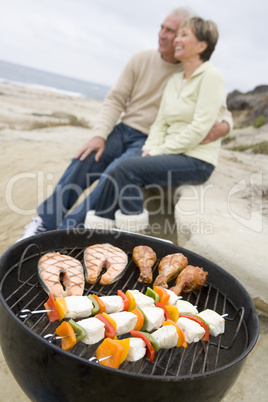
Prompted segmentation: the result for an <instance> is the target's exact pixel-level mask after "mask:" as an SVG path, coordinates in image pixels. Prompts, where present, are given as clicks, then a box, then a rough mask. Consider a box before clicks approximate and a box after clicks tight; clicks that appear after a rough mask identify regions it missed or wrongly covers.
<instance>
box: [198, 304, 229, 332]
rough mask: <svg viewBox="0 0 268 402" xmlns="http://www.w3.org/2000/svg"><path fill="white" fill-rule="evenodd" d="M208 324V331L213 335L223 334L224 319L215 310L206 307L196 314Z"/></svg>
mask: <svg viewBox="0 0 268 402" xmlns="http://www.w3.org/2000/svg"><path fill="white" fill-rule="evenodd" d="M198 316H199V317H200V318H202V319H203V320H204V321H205V322H206V323H207V324H208V325H209V333H210V334H211V335H213V336H218V335H219V334H223V333H224V330H225V319H224V318H223V317H221V316H220V315H219V314H218V313H216V311H213V310H210V309H207V310H204V311H201V313H199V314H198Z"/></svg>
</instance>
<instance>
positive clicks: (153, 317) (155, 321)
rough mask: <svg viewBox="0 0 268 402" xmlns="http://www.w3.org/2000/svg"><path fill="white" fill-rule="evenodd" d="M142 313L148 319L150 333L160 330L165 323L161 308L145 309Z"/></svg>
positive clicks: (147, 329)
mask: <svg viewBox="0 0 268 402" xmlns="http://www.w3.org/2000/svg"><path fill="white" fill-rule="evenodd" d="M142 311H143V313H144V314H145V315H146V318H147V326H146V331H148V332H151V331H153V330H154V329H158V328H160V327H161V325H162V324H163V322H164V321H165V315H164V310H163V309H162V308H160V307H144V308H143V309H142Z"/></svg>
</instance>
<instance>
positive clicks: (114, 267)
mask: <svg viewBox="0 0 268 402" xmlns="http://www.w3.org/2000/svg"><path fill="white" fill-rule="evenodd" d="M127 262H128V257H127V254H126V253H125V252H124V251H123V250H121V249H120V248H118V247H114V246H112V245H111V244H94V245H93V246H89V247H87V248H86V249H85V252H84V264H85V267H86V275H85V277H86V281H87V282H88V283H90V284H94V283H96V282H97V280H98V277H99V276H100V274H101V271H102V269H103V268H105V269H106V272H105V273H104V274H103V275H102V276H101V279H100V282H99V283H100V285H110V284H111V283H114V282H115V281H117V280H118V279H119V278H121V276H122V275H123V274H124V271H125V268H126V267H127Z"/></svg>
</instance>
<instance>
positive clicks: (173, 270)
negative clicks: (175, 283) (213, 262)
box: [154, 253, 188, 290]
mask: <svg viewBox="0 0 268 402" xmlns="http://www.w3.org/2000/svg"><path fill="white" fill-rule="evenodd" d="M187 264H188V260H187V258H186V257H185V256H184V255H183V254H181V253H175V254H169V255H166V256H165V257H163V258H162V260H161V261H160V263H159V265H158V272H159V275H158V276H157V277H156V279H155V281H154V286H162V287H163V288H167V287H168V285H167V282H169V281H171V280H172V279H174V278H176V277H177V276H178V275H179V273H180V272H181V271H182V270H184V268H185V267H186V266H187ZM172 290H173V289H172Z"/></svg>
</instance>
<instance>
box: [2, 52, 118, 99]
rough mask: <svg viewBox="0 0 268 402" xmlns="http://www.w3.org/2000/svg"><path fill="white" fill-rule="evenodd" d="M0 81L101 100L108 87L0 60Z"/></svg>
mask: <svg viewBox="0 0 268 402" xmlns="http://www.w3.org/2000/svg"><path fill="white" fill-rule="evenodd" d="M0 81H1V82H10V83H12V84H21V85H29V86H35V87H38V88H44V89H51V90H54V91H55V90H56V91H60V92H65V93H68V94H70V95H73V96H84V97H86V98H92V99H96V100H100V101H102V100H103V99H104V98H105V96H106V95H107V93H108V91H109V89H110V88H109V87H107V86H104V85H100V84H95V83H92V82H88V81H83V80H79V79H76V78H72V77H67V76H64V75H60V74H55V73H50V72H47V71H43V70H37V69H35V68H31V67H26V66H22V65H18V64H14V63H10V62H7V61H2V60H0Z"/></svg>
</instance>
